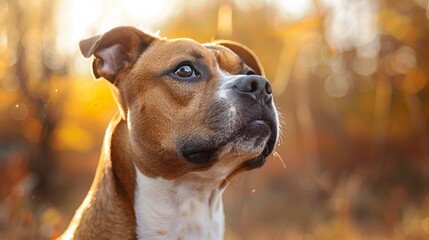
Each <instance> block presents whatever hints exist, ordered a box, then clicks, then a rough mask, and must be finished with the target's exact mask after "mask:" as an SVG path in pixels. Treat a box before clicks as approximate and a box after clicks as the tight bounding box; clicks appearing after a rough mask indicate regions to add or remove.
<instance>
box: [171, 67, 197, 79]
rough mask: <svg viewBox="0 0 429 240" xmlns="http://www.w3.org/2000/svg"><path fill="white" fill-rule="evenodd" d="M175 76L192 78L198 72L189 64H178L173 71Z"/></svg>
mask: <svg viewBox="0 0 429 240" xmlns="http://www.w3.org/2000/svg"><path fill="white" fill-rule="evenodd" d="M174 74H176V75H177V76H179V77H181V78H193V77H196V76H198V73H197V72H196V71H195V69H194V68H193V67H191V66H189V65H182V66H180V67H179V68H178V69H177V70H176V71H175V72H174Z"/></svg>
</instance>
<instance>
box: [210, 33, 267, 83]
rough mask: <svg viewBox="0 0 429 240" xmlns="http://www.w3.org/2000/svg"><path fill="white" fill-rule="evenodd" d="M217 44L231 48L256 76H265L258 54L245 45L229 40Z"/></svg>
mask: <svg viewBox="0 0 429 240" xmlns="http://www.w3.org/2000/svg"><path fill="white" fill-rule="evenodd" d="M216 43H217V44H219V45H222V46H224V47H227V48H229V49H230V50H231V51H233V52H234V53H235V54H237V55H238V56H239V57H240V58H241V60H243V62H244V63H245V64H246V65H247V66H249V67H250V68H252V69H253V71H255V73H256V74H258V75H261V76H265V72H264V68H263V67H262V64H261V62H260V61H259V59H258V57H257V56H256V54H255V53H254V52H253V51H252V50H250V49H249V48H247V47H246V46H244V45H243V44H240V43H237V42H233V41H229V40H220V41H216Z"/></svg>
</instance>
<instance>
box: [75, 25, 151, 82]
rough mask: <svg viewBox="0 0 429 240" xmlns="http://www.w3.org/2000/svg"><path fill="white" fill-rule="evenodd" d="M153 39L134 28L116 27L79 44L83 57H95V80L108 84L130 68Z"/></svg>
mask: <svg viewBox="0 0 429 240" xmlns="http://www.w3.org/2000/svg"><path fill="white" fill-rule="evenodd" d="M154 39H155V37H153V36H151V35H148V34H145V33H144V32H142V31H140V30H138V29H137V28H134V27H118V28H114V29H112V30H110V31H109V32H107V33H105V34H103V35H100V36H95V37H92V38H89V39H86V40H82V41H80V43H79V46H80V50H81V52H82V54H83V56H85V57H91V56H92V55H94V56H95V59H94V62H93V63H92V70H93V73H94V76H95V77H96V78H99V77H103V78H105V79H107V80H109V81H110V82H112V83H113V82H114V81H115V78H116V77H117V76H118V74H120V73H121V72H122V71H124V70H126V69H128V68H129V67H130V66H132V65H133V64H134V63H135V62H136V61H137V59H138V58H139V56H140V54H141V53H142V52H143V51H144V49H145V48H146V47H147V46H149V44H150V43H151V42H152V41H153V40H154Z"/></svg>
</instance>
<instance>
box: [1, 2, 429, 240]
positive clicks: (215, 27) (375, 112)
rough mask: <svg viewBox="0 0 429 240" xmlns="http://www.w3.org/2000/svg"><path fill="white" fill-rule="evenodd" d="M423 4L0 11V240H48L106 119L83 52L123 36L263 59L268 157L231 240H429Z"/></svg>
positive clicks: (106, 103)
mask: <svg viewBox="0 0 429 240" xmlns="http://www.w3.org/2000/svg"><path fill="white" fill-rule="evenodd" d="M428 2H429V0H408V1H403V0H378V1H376V0H299V1H298V0H218V1H209V0H201V1H192V0H157V1H150V0H111V1H102V0H0V239H50V238H53V237H55V236H57V235H58V234H59V233H61V232H62V231H63V230H64V229H65V228H66V227H67V225H68V223H69V221H70V219H71V217H72V215H73V213H74V211H75V210H76V209H77V207H78V206H79V205H80V203H81V202H82V200H83V198H84V196H85V195H86V193H87V191H88V189H89V186H90V184H91V182H92V179H93V177H94V173H95V168H96V165H97V162H98V157H99V154H100V146H101V143H102V138H103V135H104V131H105V129H106V127H107V125H108V122H109V120H110V118H111V116H112V115H113V114H114V112H115V111H116V106H115V105H114V102H113V100H112V97H111V95H110V90H109V86H108V83H107V81H104V80H101V81H95V80H93V78H92V76H91V73H90V64H91V61H90V60H88V59H84V58H83V57H82V56H81V55H80V53H79V50H78V41H79V40H81V39H84V38H88V37H91V36H94V35H98V34H101V33H103V32H105V31H108V30H110V29H111V28H113V27H116V26H119V25H134V26H138V27H140V28H142V29H148V30H150V31H152V32H156V31H159V32H160V35H161V36H164V37H168V38H175V37H190V38H194V39H196V40H198V41H200V42H209V41H211V40H213V39H231V40H235V41H238V42H241V43H244V44H245V45H247V46H248V47H249V48H251V49H253V50H254V52H256V54H257V55H258V56H259V57H260V59H261V61H262V64H263V65H264V67H265V70H266V74H267V77H268V78H269V79H270V80H271V82H272V84H273V90H274V95H275V100H276V103H277V106H278V109H279V111H280V112H281V115H282V119H283V120H282V122H283V124H282V139H281V144H280V146H279V147H278V148H277V154H276V156H273V157H271V158H270V159H269V160H268V162H267V163H266V164H265V166H264V167H263V168H262V169H258V170H256V171H252V172H248V173H245V174H242V175H241V176H238V177H237V178H235V179H233V181H232V184H231V185H230V187H229V188H228V189H227V191H226V193H225V196H224V200H225V201H224V202H225V212H226V239H227V240H228V239H229V240H235V239H255V240H256V239H258V240H259V239H270V240H271V239H292V240H295V239H305V240H310V239H321V240H324V239H326V240H328V239H329V240H336V239H411V240H419V239H422V240H423V239H429V129H428V123H429V106H428V104H429V86H428V77H429V12H428V6H429V5H428Z"/></svg>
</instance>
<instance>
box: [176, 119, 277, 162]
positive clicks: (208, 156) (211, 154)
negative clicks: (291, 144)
mask: <svg viewBox="0 0 429 240" xmlns="http://www.w3.org/2000/svg"><path fill="white" fill-rule="evenodd" d="M275 130H276V129H274V130H273V129H272V128H271V127H270V125H269V124H268V123H266V122H265V121H262V120H255V121H252V122H250V123H249V124H248V125H246V126H244V127H243V128H241V129H239V130H237V131H234V132H233V133H232V134H230V137H229V138H226V140H224V141H216V140H215V139H216V137H213V138H212V139H206V138H204V139H202V138H197V137H193V138H191V139H187V140H183V141H182V142H183V144H181V146H180V147H179V149H178V150H179V153H180V155H181V156H182V158H183V159H184V160H186V161H188V162H190V163H193V164H197V165H203V166H207V165H212V164H214V163H215V162H217V161H218V160H220V159H223V158H228V159H234V158H239V159H241V161H243V166H244V167H245V168H246V169H249V170H250V169H253V168H257V167H261V166H262V165H263V164H264V163H265V159H266V157H267V156H268V155H270V154H271V153H272V151H273V149H274V146H275V142H276V138H277V135H276V132H275Z"/></svg>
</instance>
